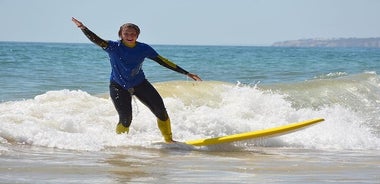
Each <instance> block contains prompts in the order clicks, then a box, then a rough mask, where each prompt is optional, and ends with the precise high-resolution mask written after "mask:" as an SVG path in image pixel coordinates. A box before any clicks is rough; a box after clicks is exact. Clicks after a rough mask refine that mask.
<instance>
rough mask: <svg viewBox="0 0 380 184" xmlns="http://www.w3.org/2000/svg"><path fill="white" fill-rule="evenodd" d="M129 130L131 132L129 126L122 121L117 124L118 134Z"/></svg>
mask: <svg viewBox="0 0 380 184" xmlns="http://www.w3.org/2000/svg"><path fill="white" fill-rule="evenodd" d="M128 132H129V127H125V126H124V125H123V124H121V123H118V124H117V126H116V133H117V134H122V133H128Z"/></svg>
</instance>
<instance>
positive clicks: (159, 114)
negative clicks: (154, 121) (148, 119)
mask: <svg viewBox="0 0 380 184" xmlns="http://www.w3.org/2000/svg"><path fill="white" fill-rule="evenodd" d="M154 114H155V115H156V117H157V118H158V119H160V120H161V121H166V120H168V118H169V115H168V113H167V112H166V109H162V110H158V111H156V112H155V113H154Z"/></svg>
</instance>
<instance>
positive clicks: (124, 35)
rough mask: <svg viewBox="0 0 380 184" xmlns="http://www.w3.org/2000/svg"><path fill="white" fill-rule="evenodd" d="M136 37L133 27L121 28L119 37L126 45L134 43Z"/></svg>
mask: <svg viewBox="0 0 380 184" xmlns="http://www.w3.org/2000/svg"><path fill="white" fill-rule="evenodd" d="M137 37H138V35H137V32H136V30H135V29H133V28H129V27H126V28H123V29H122V30H121V39H122V40H123V42H124V43H125V44H127V45H134V44H135V43H136V40H137Z"/></svg>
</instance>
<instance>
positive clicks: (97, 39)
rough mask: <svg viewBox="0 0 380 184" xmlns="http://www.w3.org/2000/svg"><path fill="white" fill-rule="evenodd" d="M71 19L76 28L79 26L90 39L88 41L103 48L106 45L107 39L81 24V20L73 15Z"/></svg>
mask: <svg viewBox="0 0 380 184" xmlns="http://www.w3.org/2000/svg"><path fill="white" fill-rule="evenodd" d="M71 20H72V21H73V22H74V24H75V25H77V26H78V28H80V29H81V30H82V31H83V33H84V35H86V36H87V38H88V39H90V41H92V42H93V43H95V44H96V45H98V46H100V47H102V48H103V49H105V48H107V47H108V42H107V41H105V40H103V39H101V38H100V37H99V36H98V35H96V34H95V33H93V32H92V31H91V30H89V29H88V28H87V27H86V26H84V25H83V23H82V22H81V21H79V20H77V19H76V18H74V17H72V18H71Z"/></svg>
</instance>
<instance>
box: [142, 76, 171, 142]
mask: <svg viewBox="0 0 380 184" xmlns="http://www.w3.org/2000/svg"><path fill="white" fill-rule="evenodd" d="M134 95H136V97H137V98H138V99H139V100H140V101H141V102H142V103H143V104H144V105H146V106H147V107H148V108H149V109H150V110H151V111H152V113H153V114H154V115H155V116H156V117H157V125H158V128H159V129H160V131H161V134H162V136H163V137H164V139H165V141H166V142H173V138H172V131H171V124H170V118H169V116H168V113H167V112H166V108H165V105H164V102H163V100H162V98H161V96H160V94H159V93H158V92H157V90H156V89H155V88H154V87H153V86H152V84H150V83H149V82H148V81H147V80H145V81H144V82H143V83H141V84H139V85H138V86H136V87H135V88H134Z"/></svg>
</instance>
